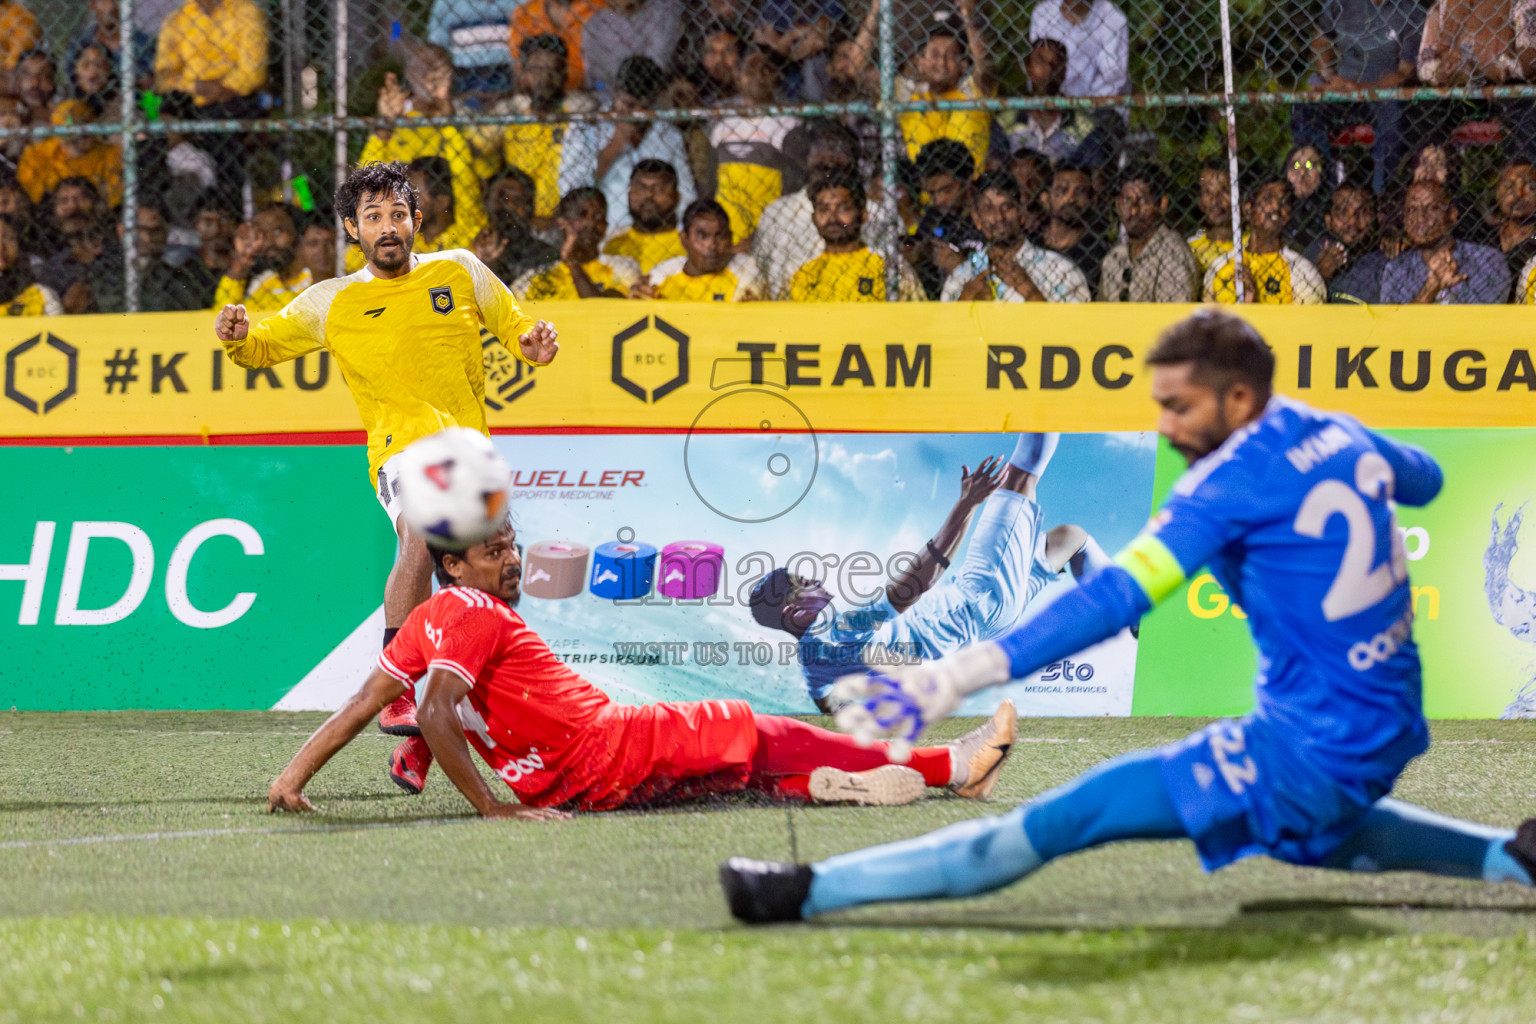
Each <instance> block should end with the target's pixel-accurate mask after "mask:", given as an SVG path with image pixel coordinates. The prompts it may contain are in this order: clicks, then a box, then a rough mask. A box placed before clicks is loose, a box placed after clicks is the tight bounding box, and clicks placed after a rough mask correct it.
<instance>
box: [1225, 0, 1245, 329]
mask: <svg viewBox="0 0 1536 1024" xmlns="http://www.w3.org/2000/svg"><path fill="white" fill-rule="evenodd" d="M1221 71H1222V76H1223V81H1224V82H1225V84H1226V90H1227V91H1226V97H1225V98H1226V104H1227V176H1228V177H1229V178H1230V180H1231V185H1232V285H1233V297H1234V298H1236V299H1237V301H1238V303H1239V304H1241V303H1242V302H1243V301H1244V296H1243V291H1244V288H1243V212H1242V206H1241V205H1240V204H1241V192H1240V187H1239V184H1238V180H1237V114H1236V112H1235V111H1234V109H1233V107H1232V93H1233V92H1234V91H1235V90H1234V89H1233V88H1232V5H1231V0H1221Z"/></svg>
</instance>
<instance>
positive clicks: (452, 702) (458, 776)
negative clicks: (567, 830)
mask: <svg viewBox="0 0 1536 1024" xmlns="http://www.w3.org/2000/svg"><path fill="white" fill-rule="evenodd" d="M468 695H469V684H468V683H466V682H465V681H464V680H463V678H462V677H460V676H458V675H455V674H454V673H452V672H449V671H446V670H444V669H440V668H439V669H433V670H432V672H431V673H430V674H429V675H428V676H427V679H426V682H425V683H424V684H423V685H421V686H419V687H418V688H417V696H418V703H417V705H416V724H417V725H419V726H420V727H421V738H422V739H424V740H426V741H427V746H429V747H431V748H432V756H433V757H435V758H437V763H438V764H439V765H441V766H442V769H443V774H445V775H447V776H448V780H449V781H450V782H452V783H453V784H454V786H456V787H457V788H458V790H459V792H460V793H463V794H464V799H466V800H468V801H469V802H470V803H471V804H473V805H474V808H475V810H476V811H478V812H479V814H480V816H481V817H482V818H516V819H519V820H523V821H549V820H552V819H556V818H569V817H570V815H569V814H567V813H565V812H564V811H557V810H554V809H552V808H547V807H524V806H522V805H521V804H514V803H507V802H506V801H503V800H498V799H496V794H494V793H492V792H491V788H490V787H489V786H487V785H486V784H485V779H484V778H482V777H481V775H480V772H479V770H478V769H476V768H475V763H474V761H473V759H472V758H471V757H470V753H469V743H468V742H467V741H466V740H465V739H464V726H463V725H461V724H460V722H459V714H458V710H457V708H458V704H459V702H460V701H462V700H463V699H464V698H465V697H467V696H468Z"/></svg>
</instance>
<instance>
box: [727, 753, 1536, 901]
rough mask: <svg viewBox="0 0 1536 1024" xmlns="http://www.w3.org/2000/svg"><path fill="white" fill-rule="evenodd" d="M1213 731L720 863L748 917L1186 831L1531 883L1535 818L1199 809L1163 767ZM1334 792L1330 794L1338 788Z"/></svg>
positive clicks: (1401, 810)
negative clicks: (835, 847) (940, 823)
mask: <svg viewBox="0 0 1536 1024" xmlns="http://www.w3.org/2000/svg"><path fill="white" fill-rule="evenodd" d="M1215 735H1217V736H1222V735H1229V734H1225V733H1216V734H1215ZM1207 741H1208V737H1207V733H1197V734H1196V735H1195V736H1194V737H1191V738H1190V740H1188V741H1185V742H1183V743H1180V744H1174V745H1171V746H1169V747H1165V748H1162V749H1157V750H1147V751H1140V752H1137V753H1133V754H1127V755H1125V756H1123V757H1120V758H1116V759H1115V760H1112V761H1107V762H1105V763H1104V764H1102V765H1100V766H1098V767H1097V768H1094V769H1092V770H1091V771H1089V772H1087V773H1085V774H1083V775H1081V776H1079V777H1078V778H1077V779H1075V780H1074V781H1072V782H1069V783H1067V784H1066V785H1063V786H1061V787H1058V788H1057V789H1054V790H1051V791H1050V792H1048V793H1045V794H1042V795H1041V796H1039V797H1037V798H1036V799H1034V800H1032V801H1030V802H1029V803H1027V804H1024V805H1022V806H1020V807H1017V808H1015V809H1014V810H1012V811H1010V812H1008V813H1007V814H1003V815H1000V816H997V817H991V818H977V819H974V820H971V821H964V822H960V823H958V824H955V825H951V826H949V827H947V828H943V829H940V830H938V831H937V832H932V833H929V834H928V835H925V836H919V837H917V838H915V839H908V840H903V841H900V842H895V843H888V844H886V845H883V846H876V847H871V848H868V849H865V850H858V851H855V852H853V853H847V854H842V855H840V856H836V857H831V858H829V859H827V860H825V861H820V862H817V863H814V864H809V865H793V864H778V863H774V862H769V861H755V860H749V859H747V858H741V857H737V858H732V859H731V860H729V861H727V862H726V863H725V864H723V865H722V866H721V869H720V876H721V882H722V884H723V885H724V887H725V891H726V896H727V900H728V901H729V903H730V907H731V912H732V914H734V915H735V916H736V917H737V918H739V919H741V920H743V921H746V922H749V923H763V922H767V921H793V920H806V919H809V918H813V917H817V916H820V915H822V914H827V913H831V912H833V911H837V910H843V909H846V908H848V907H855V906H861V905H864V904H869V903H882V902H892V901H906V900H925V899H953V898H958V897H966V896H975V895H979V894H981V893H985V892H990V891H992V890H994V889H999V888H1002V887H1003V886H1006V885H1010V884H1012V883H1014V882H1016V881H1019V880H1020V879H1022V878H1024V877H1026V876H1028V875H1030V874H1032V873H1033V872H1034V871H1035V870H1037V869H1038V868H1040V867H1041V866H1042V865H1044V864H1046V863H1048V862H1050V861H1052V860H1054V859H1056V858H1057V857H1061V856H1064V855H1065V854H1068V853H1075V852H1077V851H1079V850H1086V849H1090V848H1092V847H1095V846H1100V845H1103V844H1105V843H1110V842H1115V841H1119V840H1133V839H1181V838H1188V839H1192V840H1194V841H1195V844H1196V847H1197V849H1199V851H1200V854H1201V858H1202V860H1203V861H1205V862H1206V865H1207V867H1213V866H1220V864H1221V863H1227V862H1230V861H1231V860H1235V859H1238V858H1239V857H1244V856H1250V855H1253V854H1257V853H1269V854H1271V855H1273V856H1278V857H1280V858H1281V859H1284V860H1288V861H1291V862H1292V863H1299V864H1310V865H1312V866H1316V867H1324V868H1334V869H1338V870H1346V871H1367V872H1378V871H1424V872H1428V873H1431V874H1438V875H1447V876H1451V877H1456V878H1473V879H1482V880H1484V881H1489V882H1516V883H1519V884H1522V885H1531V884H1532V878H1533V874H1536V818H1533V819H1530V820H1528V821H1527V822H1525V824H1523V825H1522V826H1521V827H1520V828H1519V829H1518V830H1517V831H1513V832H1512V831H1509V830H1507V829H1498V828H1492V827H1489V826H1485V825H1479V824H1475V823H1472V822H1467V821H1461V820H1458V819H1455V818H1450V817H1446V816H1444V815H1440V814H1435V813H1434V812H1432V811H1428V810H1425V809H1424V808H1422V807H1417V806H1415V805H1413V804H1408V803H1404V802H1402V801H1399V800H1393V799H1391V798H1385V799H1382V800H1379V801H1377V802H1376V803H1375V804H1374V805H1371V806H1370V807H1368V808H1367V809H1365V811H1364V812H1363V814H1358V815H1356V816H1355V817H1354V819H1353V820H1352V821H1351V822H1350V823H1349V824H1348V825H1346V826H1342V827H1334V828H1329V827H1327V825H1326V824H1324V823H1321V822H1318V823H1314V829H1313V834H1312V835H1311V836H1310V837H1309V838H1308V839H1303V840H1289V841H1277V842H1270V843H1259V842H1256V841H1254V837H1253V836H1252V834H1251V831H1249V826H1248V823H1247V822H1246V820H1241V818H1245V817H1246V816H1240V819H1239V820H1225V821H1219V820H1200V819H1202V818H1205V819H1210V817H1211V816H1210V815H1202V813H1201V810H1200V808H1199V807H1198V806H1196V805H1194V804H1192V803H1190V802H1188V801H1186V800H1181V799H1180V797H1179V796H1177V795H1176V793H1175V792H1174V791H1171V790H1170V787H1169V786H1168V784H1167V782H1166V780H1165V765H1167V764H1173V765H1175V766H1179V765H1182V764H1185V763H1197V762H1191V761H1189V760H1188V759H1187V758H1177V757H1174V758H1170V755H1177V754H1181V753H1183V752H1184V751H1185V750H1187V749H1190V748H1198V747H1200V746H1203V745H1206V743H1207ZM1218 745H1219V741H1218ZM1216 784H1217V785H1220V784H1221V783H1220V782H1217V783H1216ZM1173 789H1174V790H1175V791H1176V790H1177V787H1173ZM1322 803H1323V804H1325V805H1326V804H1328V803H1329V798H1328V797H1327V796H1326V795H1325V796H1324V797H1323V799H1322ZM1190 819H1195V820H1190ZM1340 836H1342V839H1340V838H1339V837H1340ZM1325 849H1326V850H1327V852H1326V853H1325V852H1323V851H1324V850H1325Z"/></svg>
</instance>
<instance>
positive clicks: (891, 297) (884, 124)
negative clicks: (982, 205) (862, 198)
mask: <svg viewBox="0 0 1536 1024" xmlns="http://www.w3.org/2000/svg"><path fill="white" fill-rule="evenodd" d="M870 2H871V3H878V4H879V5H880V102H879V105H878V109H879V112H880V114H879V116H880V219H881V220H882V221H883V222H884V225H886V226H889V228H890V236H889V237H888V238H886V239H885V240H884V242H885V244H884V245H883V246H882V248H883V250H884V251H883V252H882V253H881V255H882V256H884V257H885V301H887V302H895V301H896V300H897V299H898V298H899V295H898V293H899V291H900V289H901V265H900V264H899V263H898V262H897V261H898V260H900V259H901V258H902V256H901V241H900V235H901V233H902V231H901V215H900V213H899V212H897V205H896V164H897V162H898V161H900V159H901V145H902V143H901V131H900V129H901V125H900V120H899V115H898V114H897V113H896V112H895V110H894V109H893V104H894V103H895V102H896V20H895V15H894V13H893V12H892V10H891V3H892V0H870Z"/></svg>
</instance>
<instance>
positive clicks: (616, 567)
mask: <svg viewBox="0 0 1536 1024" xmlns="http://www.w3.org/2000/svg"><path fill="white" fill-rule="evenodd" d="M655 575H656V547H655V545H652V544H642V543H640V542H638V541H632V542H628V543H623V542H620V541H616V540H611V541H609V542H608V543H606V544H599V545H598V546H597V550H596V551H595V552H593V557H592V581H591V584H590V586H589V588H588V589H590V590H591V591H592V596H593V597H601V598H606V599H609V600H614V601H632V600H634V599H635V598H639V597H644V596H645V595H646V594H649V593H650V592H651V579H652V577H654V576H655Z"/></svg>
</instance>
